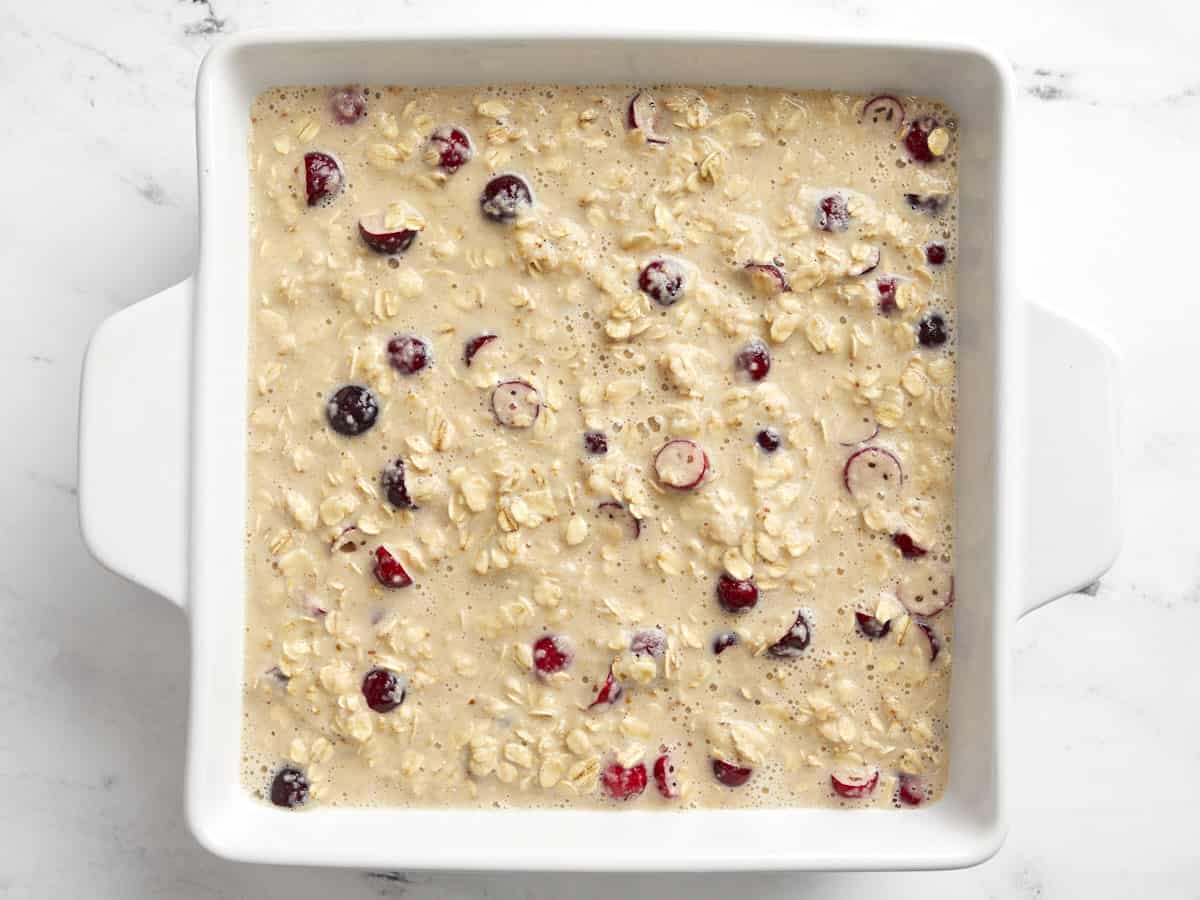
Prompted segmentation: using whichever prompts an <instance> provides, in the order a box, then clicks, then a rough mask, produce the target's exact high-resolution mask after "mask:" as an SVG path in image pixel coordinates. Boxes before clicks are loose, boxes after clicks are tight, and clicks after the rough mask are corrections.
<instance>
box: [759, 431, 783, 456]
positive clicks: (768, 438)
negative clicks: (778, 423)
mask: <svg viewBox="0 0 1200 900" xmlns="http://www.w3.org/2000/svg"><path fill="white" fill-rule="evenodd" d="M754 443H756V444H758V446H759V448H760V449H761V450H762V451H763V452H764V453H774V452H775V451H776V450H778V449H779V446H780V444H782V443H783V438H781V437H780V436H779V432H778V431H776V430H775V429H774V428H764V429H763V430H762V431H760V432H759V433H758V434H756V435H755V436H754Z"/></svg>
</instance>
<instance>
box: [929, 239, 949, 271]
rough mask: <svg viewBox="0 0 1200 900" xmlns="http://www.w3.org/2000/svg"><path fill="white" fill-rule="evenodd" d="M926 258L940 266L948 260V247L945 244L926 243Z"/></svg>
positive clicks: (931, 263) (932, 263)
mask: <svg viewBox="0 0 1200 900" xmlns="http://www.w3.org/2000/svg"><path fill="white" fill-rule="evenodd" d="M925 259H926V260H927V261H928V262H929V264H930V265H931V266H940V265H942V263H944V262H945V261H946V247H945V245H944V244H926V245H925Z"/></svg>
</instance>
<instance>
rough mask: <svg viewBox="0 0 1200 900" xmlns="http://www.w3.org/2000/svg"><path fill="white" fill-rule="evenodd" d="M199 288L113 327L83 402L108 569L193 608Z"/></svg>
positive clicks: (87, 368)
mask: <svg viewBox="0 0 1200 900" xmlns="http://www.w3.org/2000/svg"><path fill="white" fill-rule="evenodd" d="M191 311H192V279H190V278H189V279H187V280H186V281H181V282H180V283H179V284H177V285H175V286H174V287H169V288H167V289H166V290H165V291H163V292H162V293H160V294H156V295H155V296H153V297H151V298H150V299H148V300H143V301H142V302H141V303H135V304H133V305H132V306H129V307H126V308H125V309H123V310H121V312H119V313H117V314H116V315H114V316H112V317H110V318H109V319H107V320H105V321H104V322H103V323H102V324H101V325H100V327H99V328H98V329H97V330H96V333H95V334H94V335H92V339H91V342H90V343H89V344H88V349H87V354H86V355H85V357H84V361H83V383H82V385H81V388H80V402H79V523H80V528H81V530H82V532H83V540H84V543H85V544H86V545H87V548H88V550H90V551H91V553H92V555H93V556H94V557H95V558H96V559H97V561H99V562H100V563H101V564H102V565H103V566H105V568H108V569H110V570H112V571H113V572H116V573H117V574H118V575H121V576H123V577H125V578H128V579H129V580H130V581H135V582H137V583H138V584H140V585H142V586H144V587H147V588H149V589H150V590H152V591H154V592H155V593H158V594H162V595H163V596H164V597H166V598H168V599H169V600H171V601H172V602H173V603H176V604H177V605H179V606H183V603H184V585H185V581H186V553H187V545H186V535H185V531H186V528H185V518H184V516H185V512H186V509H187V505H186V491H187V471H188V468H187V436H188V406H189V403H188V385H189V381H190V376H189V371H190V363H191V355H192V354H191V342H190V340H189V335H190V333H191Z"/></svg>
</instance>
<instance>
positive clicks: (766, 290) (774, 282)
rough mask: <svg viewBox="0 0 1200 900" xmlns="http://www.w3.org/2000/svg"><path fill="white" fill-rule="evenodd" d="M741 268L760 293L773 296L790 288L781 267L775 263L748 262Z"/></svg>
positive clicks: (784, 292)
mask: <svg viewBox="0 0 1200 900" xmlns="http://www.w3.org/2000/svg"><path fill="white" fill-rule="evenodd" d="M743 268H744V269H745V271H746V274H747V275H749V276H750V282H751V284H753V285H754V288H755V290H757V291H758V292H759V293H760V294H765V295H766V296H768V297H773V296H775V295H777V294H786V293H789V292H790V291H791V290H792V286H791V285H790V284H788V280H787V277H786V276H785V275H784V274H783V269H781V268H779V266H777V265H775V263H755V262H750V263H746V265H745V266H743Z"/></svg>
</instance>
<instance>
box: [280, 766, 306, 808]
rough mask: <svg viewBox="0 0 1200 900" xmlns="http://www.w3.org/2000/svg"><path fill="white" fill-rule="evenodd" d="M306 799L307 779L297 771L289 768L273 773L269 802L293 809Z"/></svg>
mask: <svg viewBox="0 0 1200 900" xmlns="http://www.w3.org/2000/svg"><path fill="white" fill-rule="evenodd" d="M307 799H308V779H307V778H305V777H304V773H303V772H301V771H300V770H299V769H293V768H291V767H290V766H288V767H286V768H283V769H280V770H279V771H278V772H276V773H275V780H274V781H272V782H271V802H272V803H274V804H275V805H276V806H283V807H286V808H287V809H294V808H295V807H297V806H302V805H303V804H304V801H305V800H307Z"/></svg>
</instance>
